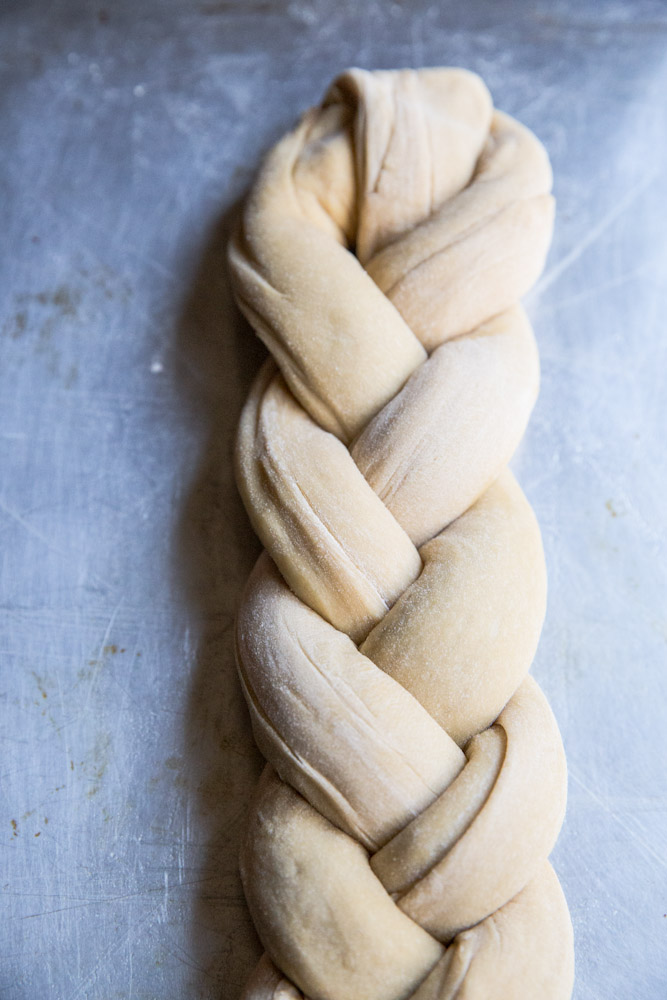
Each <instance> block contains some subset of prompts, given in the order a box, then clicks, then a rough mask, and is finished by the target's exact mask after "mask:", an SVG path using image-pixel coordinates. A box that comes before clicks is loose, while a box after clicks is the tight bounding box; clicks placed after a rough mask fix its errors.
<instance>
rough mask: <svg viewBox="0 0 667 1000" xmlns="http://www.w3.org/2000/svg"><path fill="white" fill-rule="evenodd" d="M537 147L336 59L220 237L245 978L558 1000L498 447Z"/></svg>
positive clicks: (509, 423)
mask: <svg viewBox="0 0 667 1000" xmlns="http://www.w3.org/2000/svg"><path fill="white" fill-rule="evenodd" d="M550 189H551V170H550V166H549V161H548V158H547V155H546V153H545V151H544V149H543V147H542V146H541V144H540V143H539V141H538V140H537V139H536V138H535V136H534V135H532V133H531V132H529V131H528V130H527V129H525V128H524V127H523V126H521V125H520V124H519V123H518V122H516V121H514V120H513V119H512V118H510V117H509V116H508V115H505V114H503V113H501V112H499V111H496V110H494V108H493V105H492V101H491V97H490V95H489V93H488V91H487V89H486V87H485V86H484V84H483V83H482V81H481V80H480V79H479V78H478V77H476V76H474V75H473V74H471V73H468V72H466V71H464V70H452V69H428V70H419V71H412V70H401V71H378V72H375V73H368V72H365V71H362V70H351V71H349V72H348V73H345V74H343V75H342V76H341V77H339V78H338V79H337V80H336V81H334V83H333V85H332V87H331V88H330V90H329V92H328V93H327V95H326V96H325V99H324V101H323V103H322V105H321V106H320V107H319V108H316V109H313V110H312V111H310V112H308V113H307V114H306V115H305V116H304V118H303V120H302V122H301V123H300V124H299V125H298V126H297V128H296V129H295V130H294V131H293V132H291V133H290V134H289V135H287V136H286V137H285V138H284V139H283V140H281V142H279V143H278V145H277V146H276V147H275V148H274V150H273V151H272V152H271V153H270V154H269V156H268V157H267V159H266V161H265V163H264V165H263V167H262V170H261V172H260V175H259V177H258V180H257V182H256V184H255V186H254V188H253V191H252V193H251V196H250V198H249V200H248V203H247V206H246V209H245V212H244V216H243V221H242V224H241V226H240V228H239V231H238V232H237V234H236V236H235V237H234V240H233V241H232V244H231V247H230V264H231V269H232V273H233V277H234V283H235V289H236V294H237V298H238V301H239V304H240V306H241V308H242V309H243V311H244V312H245V314H246V316H247V317H248V319H249V320H250V322H251V323H252V325H253V326H254V328H255V330H256V331H257V333H258V334H259V336H260V337H262V339H263V340H264V341H265V343H266V344H267V346H268V348H269V350H270V351H271V354H272V355H273V360H270V361H269V362H267V364H266V365H265V366H264V368H263V369H262V371H261V372H260V373H259V375H258V377H257V380H256V382H255V385H254V387H253V389H252V391H251V394H250V397H249V399H248V402H247V405H246V407H245V409H244V412H243V415H242V418H241V424H240V429H239V436H238V446H237V455H236V461H237V473H238V482H239V488H240V491H241V494H242V497H243V500H244V502H245V504H246V507H247V509H248V512H249V515H250V517H251V520H252V523H253V525H254V527H255V529H256V531H257V533H258V534H259V536H260V538H261V540H262V542H263V543H264V545H265V547H266V552H264V553H263V555H262V556H261V558H260V559H259V561H258V563H257V565H256V567H255V570H254V572H253V574H252V576H251V578H250V580H249V582H248V586H247V589H246V592H245V595H244V597H243V600H242V602H241V607H240V610H239V615H238V621H237V633H236V642H237V659H238V666H239V672H240V677H241V683H242V687H243V690H244V693H245V696H246V699H247V702H248V706H249V709H250V715H251V719H252V725H253V729H254V732H255V736H256V739H257V743H258V745H259V747H260V749H261V750H262V752H263V753H264V755H265V756H266V758H267V760H268V762H269V763H268V765H267V768H266V771H265V773H264V775H263V777H262V780H261V782H260V785H259V787H258V789H257V792H256V795H255V797H254V800H253V803H252V805H251V808H250V814H249V820H248V828H247V833H246V837H245V841H244V846H243V851H242V860H241V869H242V877H243V883H244V888H245V892H246V897H247V900H248V905H249V908H250V911H251V913H252V915H253V919H254V921H255V924H256V927H257V930H258V933H259V935H260V938H261V940H262V942H263V944H264V946H265V948H266V952H267V954H266V955H265V956H264V957H263V958H262V960H261V962H260V963H259V965H258V967H257V969H256V970H255V972H254V973H253V975H252V977H251V979H250V980H249V982H248V986H247V988H246V992H245V994H244V996H245V1000H407V998H408V997H412V998H414V1000H534V998H538V997H539V998H540V1000H567V998H568V997H569V996H570V992H571V987H572V977H573V958H572V930H571V925H570V920H569V915H568V912H567V906H566V903H565V901H564V898H563V894H562V892H561V889H560V886H559V884H558V880H557V878H556V875H555V874H554V872H553V869H552V868H551V867H550V865H549V864H548V861H547V858H548V855H549V852H550V851H551V848H552V847H553V844H554V842H555V839H556V837H557V834H558V831H559V828H560V826H561V823H562V820H563V815H564V810H565V797H566V767H565V758H564V753H563V747H562V743H561V739H560V735H559V732H558V727H557V725H556V721H555V719H554V717H553V715H552V713H551V710H550V709H549V706H548V705H547V703H546V700H545V698H544V696H543V694H542V693H541V691H540V689H539V687H538V685H537V684H536V682H535V681H534V680H533V679H532V678H531V677H530V676H528V670H529V668H530V665H531V662H532V659H533V656H534V654H535V650H536V647H537V643H538V640H539V635H540V630H541V627H542V621H543V618H544V612H545V604H546V573H545V566H544V556H543V552H542V543H541V539H540V533H539V528H538V526H537V522H536V520H535V517H534V514H533V512H532V510H531V508H530V505H529V503H528V501H527V499H526V497H525V496H524V495H523V493H522V491H521V489H520V487H519V486H518V484H517V482H516V481H515V479H514V477H513V476H512V474H511V473H510V471H509V470H508V468H507V463H508V462H509V461H510V459H511V457H512V455H513V453H514V452H515V450H516V448H517V446H518V444H519V442H520V440H521V437H522V435H523V433H524V430H525V427H526V424H527V422H528V419H529V417H530V413H531V410H532V408H533V405H534V403H535V399H536V396H537V390H538V383H539V363H538V357H537V349H536V345H535V339H534V336H533V332H532V329H531V326H530V322H529V320H528V318H527V316H526V314H525V312H524V311H523V309H522V307H521V306H520V304H519V298H520V297H521V296H522V295H523V294H524V293H525V292H526V291H527V290H528V289H529V288H530V287H531V285H532V284H533V283H534V281H535V280H536V278H537V277H538V275H539V273H540V271H541V269H542V267H543V264H544V259H545V255H546V252H547V249H548V246H549V241H550V238H551V228H552V221H553V199H552V197H551V194H550Z"/></svg>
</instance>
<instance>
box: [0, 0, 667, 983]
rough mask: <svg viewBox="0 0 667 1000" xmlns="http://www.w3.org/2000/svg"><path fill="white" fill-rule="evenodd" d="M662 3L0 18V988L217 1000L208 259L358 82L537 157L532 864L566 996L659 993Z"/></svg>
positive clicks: (261, 6)
mask: <svg viewBox="0 0 667 1000" xmlns="http://www.w3.org/2000/svg"><path fill="white" fill-rule="evenodd" d="M666 53H667V9H666V8H665V5H664V4H663V3H661V2H643V0H637V2H634V3H633V2H623V0H619V2H617V3H613V4H611V3H609V4H606V3H599V2H594V0H577V2H570V0H568V2H556V3H552V2H540V3H533V4H530V3H522V2H500V3H490V2H489V3H481V2H470V3H467V4H453V3H424V2H413V3H377V2H368V3H366V4H356V3H352V2H346V0H343V2H334V0H295V2H290V3H287V2H274V3H263V2H259V0H248V2H245V3H244V2H241V0H238V2H225V3H222V2H215V0H199V2H196V3H185V2H175V0H174V2H167V3H165V2H162V0H144V2H143V3H140V4H138V3H135V2H130V0H116V2H113V3H111V2H109V3H107V4H105V3H100V4H90V3H84V2H82V0H69V2H63V0H53V2H51V3H49V4H44V3H38V2H36V0H23V2H20V3H19V2H12V0H5V3H4V4H3V6H2V10H1V12H0V56H1V63H0V73H1V75H2V86H1V88H0V103H1V109H2V118H1V121H2V125H1V135H2V158H1V168H0V169H1V171H2V190H3V197H2V201H1V202H0V213H1V215H2V224H1V230H0V232H1V233H2V243H3V249H4V252H3V254H2V261H1V264H0V266H1V269H2V278H1V286H0V287H1V288H2V301H1V310H2V314H1V317H0V329H1V331H2V336H1V341H0V343H1V345H2V365H1V366H0V383H1V390H0V392H1V395H0V399H1V400H2V422H1V424H0V470H1V479H0V536H1V541H2V606H3V629H2V642H1V647H0V691H1V700H0V705H1V709H2V718H1V721H0V738H1V741H2V742H1V745H2V762H1V765H0V773H1V784H0V788H1V798H0V802H1V811H0V866H1V879H0V886H1V887H2V895H1V897H0V898H1V899H2V913H1V919H0V927H1V931H2V946H1V948H0V956H1V957H0V996H2V997H3V998H6V1000H32V998H34V997H44V998H46V997H49V998H62V1000H82V998H87V1000H114V998H122V1000H130V998H133V1000H139V998H157V997H160V998H162V997H189V998H195V997H201V998H229V1000H234V998H236V997H238V995H239V992H240V989H241V985H242V983H243V981H244V979H245V977H246V975H247V973H248V971H249V970H250V968H251V967H252V965H253V963H254V961H255V959H256V957H257V956H258V954H259V944H258V942H257V940H256V938H255V936H254V932H253V930H252V928H251V925H250V921H249V919H248V916H247V914H246V911H245V908H244V904H243V899H242V894H241V888H240V884H239V878H238V874H237V860H236V859H237V852H238V847H239V841H240V837H241V833H242V828H243V817H244V810H245V808H246V804H247V802H248V798H249V795H250V793H251V791H252V788H253V785H254V783H255V780H256V778H257V776H258V774H259V771H260V766H261V762H260V758H259V755H258V753H257V752H256V750H255V749H254V746H253V742H252V738H251V735H250V731H249V726H248V718H247V715H246V711H245V708H244V706H243V704H242V698H241V695H240V692H239V688H238V684H237V682H236V678H235V675H234V665H233V657H232V638H231V636H232V633H231V629H232V619H233V614H234V608H235V605H236V602H237V600H238V597H239V594H240V590H241V588H242V585H243V582H244V580H245V578H246V576H247V574H248V572H249V570H250V567H251V565H252V563H253V561H254V559H255V557H256V555H257V552H258V545H257V542H256V541H255V539H254V537H253V533H252V531H251V529H250V527H249V525H248V523H247V521H246V518H245V515H244V513H243V510H242V508H241V504H240V502H239V500H238V498H237V495H236V491H235V488H234V484H233V479H232V469H231V462H230V450H231V445H232V439H233V434H234V427H235V422H236V419H237V416H238V413H239V408H240V406H241V402H242V400H243V399H244V397H245V395H246V393H247V390H248V386H249V383H250V380H251V378H252V376H253V373H254V372H255V371H256V369H257V367H258V365H259V364H260V361H261V358H262V356H263V350H262V349H261V348H260V347H259V346H258V345H257V344H256V343H255V341H254V340H253V338H252V336H251V334H250V333H249V331H248V328H247V327H246V326H245V324H244V323H243V322H242V321H241V320H240V319H239V317H238V315H237V314H236V312H235V310H234V308H233V306H232V304H231V300H230V295H229V290H228V285H227V277H226V274H225V263H224V247H225V242H226V240H227V238H228V234H229V231H230V226H231V225H232V222H233V219H234V217H235V213H236V211H237V209H238V201H239V198H240V197H241V196H242V194H243V192H244V191H245V190H246V188H247V186H248V184H249V182H250V180H251V178H252V175H253V173H254V171H255V170H256V167H257V165H258V162H259V158H260V156H261V154H262V152H263V151H264V150H266V149H267V148H268V146H269V145H270V144H271V143H272V142H273V141H274V140H275V139H276V138H277V137H278V136H279V135H280V134H281V133H282V132H283V131H284V130H285V129H286V128H287V127H289V126H290V125H291V123H292V122H293V121H294V120H295V118H296V116H297V114H298V113H299V112H300V111H301V110H302V109H303V108H304V107H305V106H306V105H308V104H309V103H314V102H315V101H317V99H318V98H319V97H320V95H321V94H322V93H323V91H324V89H325V87H326V85H327V83H328V81H329V80H330V78H331V77H333V75H334V74H336V73H337V72H338V71H340V70H341V69H343V68H345V67H346V66H348V65H355V64H356V65H360V66H364V67H398V66H419V65H427V64H431V65H438V64H449V65H462V66H467V67H469V68H471V69H473V70H476V71H478V72H479V73H481V74H482V75H483V77H484V78H485V80H486V81H487V83H488V84H489V86H490V87H491V89H492V92H493V94H494V97H495V100H496V104H497V105H498V106H499V107H501V108H503V109H505V110H507V111H509V112H510V113H512V114H515V115H517V116H518V117H519V118H520V119H521V120H522V121H524V122H525V123H526V124H528V125H529V126H530V127H532V128H533V129H534V130H535V131H536V132H537V133H538V135H539V136H540V137H541V138H542V140H543V141H544V142H545V144H546V146H547V148H548V150H549V153H550V155H551V159H552V162H553V167H554V173H555V192H556V196H557V199H558V217H557V227H556V233H555V239H554V243H553V248H552V251H551V254H550V257H549V261H548V265H547V268H546V272H545V274H544V276H543V278H542V279H541V281H540V283H539V285H538V286H537V288H536V289H535V290H534V291H533V293H532V294H531V295H530V297H529V299H528V308H529V311H530V314H531V316H532V318H533V320H534V323H535V327H536V331H537V336H538V340H539V344H540V349H541V357H542V391H541V396H540V399H539V402H538V405H537V408H536V411H535V413H534V416H533V420H532V423H531V425H530V430H529V432H528V434H527V436H526V439H525V441H524V443H523V445H522V447H521V450H520V453H519V454H518V456H517V457H516V460H515V462H514V466H515V469H516V471H517V473H518V475H519V478H520V480H521V482H522V484H523V486H524V488H525V489H526V491H527V493H528V495H529V497H530V499H531V501H532V503H533V504H534V507H535V510H536V512H537V515H538V518H539V520H540V522H541V526H542V530H543V534H544V541H545V547H546V551H547V559H548V565H549V582H550V600H549V610H548V618H547V623H546V626H545V629H544V633H543V638H542V642H541V645H540V649H539V654H538V656H537V660H536V662H535V666H534V673H535V675H536V676H537V678H538V679H539V681H540V682H541V683H542V685H543V686H544V688H545V690H546V692H547V694H548V696H549V698H550V700H551V703H552V705H553V708H554V711H555V713H556V716H557V718H558V720H559V723H560V726H561V729H562V732H563V737H564V740H565V744H566V749H567V753H568V759H569V767H570V798H569V809H568V814H567V820H566V823H565V827H564V830H563V833H562V835H561V838H560V840H559V843H558V846H557V848H556V850H555V852H554V855H553V859H554V864H555V867H556V868H557V870H558V873H559V875H560V877H561V879H562V882H563V886H564V889H565V892H566V894H567V897H568V900H569V903H570V907H571V911H572V917H573V922H574V928H575V934H576V946H577V985H576V990H575V997H576V998H577V1000H589V998H591V1000H592V998H599V997H605V998H606V1000H613V998H618V1000H621V998H622V1000H626V998H628V997H632V998H634V1000H649V998H650V1000H655V998H657V997H663V996H665V995H667V950H666V948H665V943H666V939H667V916H666V914H667V877H666V871H665V869H666V867H667V790H666V786H665V772H666V767H665V765H666V763H667V745H666V741H667V736H666V734H667V725H666V723H665V717H666V706H667V671H666V670H665V643H666V641H667V619H666V618H665V593H666V590H665V563H666V560H665V519H664V497H665V493H666V491H667V474H666V471H665V460H664V452H665V450H664V439H665V430H666V427H665V409H664V406H665V371H666V369H667V357H666V350H667V346H666V345H667V338H666V337H665V315H666V314H667V281H666V268H667V227H666V226H665V218H666V217H667V194H666V192H667V185H665V176H666V163H665V160H666V156H665V153H666V146H667V129H666V108H667V104H666V102H665V94H666V93H667V57H666Z"/></svg>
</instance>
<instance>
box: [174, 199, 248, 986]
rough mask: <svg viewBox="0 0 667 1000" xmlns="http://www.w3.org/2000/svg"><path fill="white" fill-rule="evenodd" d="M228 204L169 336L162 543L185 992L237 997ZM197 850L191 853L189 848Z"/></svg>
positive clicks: (234, 420) (239, 579) (239, 706)
mask: <svg viewBox="0 0 667 1000" xmlns="http://www.w3.org/2000/svg"><path fill="white" fill-rule="evenodd" d="M239 211H240V210H239V203H236V204H235V205H233V206H232V207H231V208H230V209H229V210H228V211H227V212H226V213H225V215H224V216H223V218H222V219H221V221H220V222H219V223H218V225H217V226H216V227H215V228H214V230H213V232H212V233H211V235H210V237H209V239H208V241H207V244H206V246H205V249H204V251H203V255H202V258H201V261H200V264H199V267H198V270H197V274H196V276H195V279H194V281H193V284H192V287H191V290H190V292H189V294H188V295H187V298H186V301H185V304H184V308H183V311H182V315H181V318H180V322H179V325H178V329H177V333H176V356H177V371H178V380H179V388H180V393H181V396H182V402H183V403H184V405H185V407H186V408H187V409H189V411H190V413H191V415H192V421H193V424H194V426H195V427H196V428H198V437H200V440H201V441H203V446H202V450H201V457H200V461H199V465H198V469H197V472H196V474H195V476H194V479H193V481H192V483H191V486H190V488H189V490H188V493H187V499H186V502H185V505H184V508H183V510H182V512H181V516H180V520H179V524H178V527H177V533H176V539H175V544H174V576H175V581H176V587H177V589H179V588H180V589H181V591H182V592H183V594H184V598H185V601H186V606H187V607H188V608H189V611H190V618H191V621H192V622H193V625H192V631H193V633H194V634H196V636H197V640H196V654H195V666H194V668H193V670H192V672H191V675H190V676H191V684H190V690H189V692H188V693H187V695H186V693H185V692H184V693H183V699H184V701H185V700H186V698H187V707H186V721H185V733H184V757H185V760H184V769H185V770H184V773H185V774H186V775H187V783H188V785H187V789H186V790H185V795H187V800H186V801H185V802H184V807H185V808H186V810H187V819H186V830H187V841H189V842H192V843H193V845H194V846H193V849H191V848H190V847H189V845H188V844H186V856H188V855H191V856H192V857H194V858H196V860H195V863H194V865H195V866H194V870H192V869H191V870H190V872H189V873H187V874H188V877H189V878H190V879H191V880H192V881H193V882H194V885H193V891H194V900H193V905H192V907H191V909H190V911H189V912H190V914H191V920H192V927H191V931H190V934H189V942H188V955H187V958H186V957H185V956H183V958H184V961H187V962H188V964H190V965H191V967H192V970H193V972H192V977H193V978H192V987H191V988H192V990H193V992H191V993H190V994H189V995H190V996H192V997H195V996H196V997H202V998H204V997H205V998H216V1000H219V998H222V1000H237V998H238V997H239V995H240V993H241V990H242V988H243V985H244V983H245V980H246V979H247V977H248V974H249V972H250V970H251V969H252V968H253V966H254V965H255V963H256V961H257V959H258V958H259V955H260V954H261V951H262V949H261V945H260V943H259V941H258V939H257V936H256V934H255V931H254V928H253V925H252V922H251V920H250V916H249V914H248V912H247V908H246V905H245V900H244V897H243V891H242V888H241V881H240V877H239V873H238V856H239V848H240V843H241V837H242V834H243V830H244V822H245V815H246V810H247V807H248V804H249V801H250V797H251V795H252V791H253V789H254V787H255V785H256V783H257V779H258V778H259V775H260V772H261V769H262V765H263V761H262V758H261V755H260V753H259V751H258V750H257V749H256V747H255V744H254V741H253V737H252V732H251V728H250V719H249V716H248V713H247V710H246V707H245V702H244V700H243V695H242V693H241V689H240V686H239V683H238V679H237V676H236V668H235V663H234V616H235V614H236V609H237V606H238V603H239V600H240V596H241V593H242V591H243V587H244V585H245V582H246V580H247V578H248V575H249V573H250V570H251V568H252V566H253V564H254V562H255V560H256V558H257V556H258V555H259V552H260V551H261V545H260V543H259V541H258V539H257V538H256V536H255V535H254V533H253V531H252V528H251V527H250V523H249V521H248V518H247V516H246V513H245V510H244V509H243V505H242V503H241V500H240V498H239V496H238V493H237V490H236V485H235V482H234V470H233V448H234V439H235V435H236V428H237V424H238V419H239V415H240V412H241V408H242V406H243V403H244V401H245V399H246V397H247V395H248V391H249V388H250V384H251V381H252V379H253V377H254V375H255V373H256V372H257V370H258V369H259V367H260V364H261V362H262V360H263V359H264V357H265V356H266V351H265V349H264V347H263V346H262V345H261V343H260V342H259V341H258V339H257V338H256V337H255V335H254V334H253V332H252V330H251V329H250V327H249V326H248V324H247V323H246V322H245V320H244V319H243V317H242V316H241V314H240V313H239V311H238V309H237V308H236V305H235V304H234V301H233V298H232V293H231V287H230V277H229V271H228V266H227V260H226V248H227V244H228V241H229V237H230V235H231V233H232V230H233V228H234V225H235V223H236V221H237V219H238V216H239ZM198 845H202V846H198Z"/></svg>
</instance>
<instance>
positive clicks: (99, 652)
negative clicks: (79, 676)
mask: <svg viewBox="0 0 667 1000" xmlns="http://www.w3.org/2000/svg"><path fill="white" fill-rule="evenodd" d="M124 599H125V595H124V594H123V595H122V596H121V599H120V600H119V602H118V604H117V605H116V607H115V608H114V609H113V611H112V612H111V617H110V618H109V621H108V623H107V627H106V629H105V630H104V635H103V636H102V641H101V642H100V645H99V648H98V650H97V661H98V664H99V665H98V666H97V667H96V668H95V673H94V675H93V679H92V680H91V682H90V687H89V688H88V694H87V695H86V703H85V705H84V706H83V714H84V715H85V714H86V712H87V711H88V709H89V707H90V700H91V698H92V696H93V692H94V690H95V687H96V686H97V679H98V677H99V676H100V670H101V664H102V663H103V662H104V647H105V646H106V645H107V640H108V638H109V635H110V634H111V629H112V628H113V624H114V622H115V620H116V615H117V614H118V612H119V611H120V609H121V606H122V603H123V601H124Z"/></svg>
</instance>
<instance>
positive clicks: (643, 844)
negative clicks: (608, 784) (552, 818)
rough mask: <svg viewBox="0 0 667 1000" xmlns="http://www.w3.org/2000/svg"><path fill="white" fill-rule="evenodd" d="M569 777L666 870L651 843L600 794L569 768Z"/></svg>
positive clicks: (662, 859) (666, 863) (666, 866)
mask: <svg viewBox="0 0 667 1000" xmlns="http://www.w3.org/2000/svg"><path fill="white" fill-rule="evenodd" d="M570 777H571V778H572V780H573V781H575V782H576V783H577V784H578V785H579V787H580V788H583V790H584V791H585V792H586V793H587V794H588V795H589V796H590V797H591V798H592V799H593V801H594V802H595V803H597V805H599V806H600V808H601V809H604V811H605V812H606V813H607V814H608V815H609V816H611V818H612V819H614V820H616V822H617V823H618V825H619V826H620V827H621V828H622V829H623V830H625V832H626V833H627V834H629V836H630V837H631V838H632V840H634V841H635V842H636V843H637V844H638V845H639V847H640V848H641V849H642V851H643V852H645V853H646V854H648V855H649V856H650V857H651V858H652V859H653V861H655V862H657V863H658V865H659V866H660V867H661V868H664V870H665V871H667V862H666V861H665V859H664V858H663V857H661V855H659V854H658V852H657V851H654V850H653V848H652V847H651V845H650V844H647V843H646V841H645V840H644V838H643V837H641V836H640V835H639V834H638V833H637V832H636V830H633V829H632V827H631V826H630V825H629V824H628V823H627V822H626V821H625V820H624V819H623V818H622V817H621V816H619V814H618V813H617V812H615V810H614V809H612V808H611V806H610V805H609V803H608V802H605V800H604V799H603V798H602V796H600V795H598V794H597V792H595V791H593V789H592V788H589V787H588V785H587V784H585V782H583V781H582V780H581V778H580V777H578V775H576V774H575V773H574V772H573V771H572V770H570Z"/></svg>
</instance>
